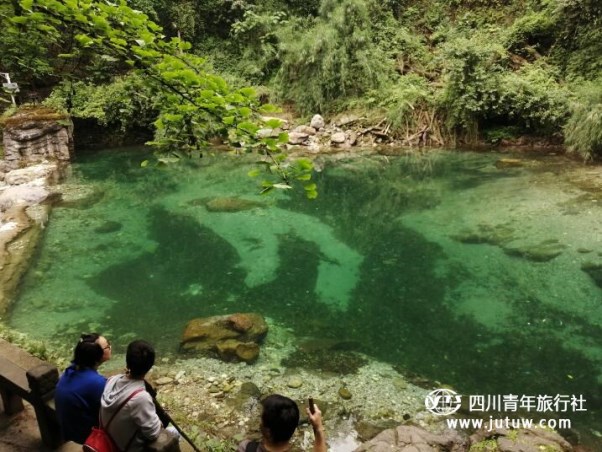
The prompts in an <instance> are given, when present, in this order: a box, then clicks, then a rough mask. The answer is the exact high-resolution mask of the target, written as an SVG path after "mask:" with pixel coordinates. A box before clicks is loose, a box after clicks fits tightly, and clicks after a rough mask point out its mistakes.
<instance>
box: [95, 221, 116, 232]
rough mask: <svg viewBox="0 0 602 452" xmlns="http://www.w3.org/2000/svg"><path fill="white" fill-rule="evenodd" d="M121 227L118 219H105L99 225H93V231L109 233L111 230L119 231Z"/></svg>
mask: <svg viewBox="0 0 602 452" xmlns="http://www.w3.org/2000/svg"><path fill="white" fill-rule="evenodd" d="M122 227H123V225H122V224H121V223H119V222H118V221H105V222H104V223H103V224H101V225H100V226H98V227H95V228H94V232H96V233H98V234H109V233H111V232H117V231H119V230H120V229H121V228H122Z"/></svg>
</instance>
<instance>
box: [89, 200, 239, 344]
mask: <svg viewBox="0 0 602 452" xmlns="http://www.w3.org/2000/svg"><path fill="white" fill-rule="evenodd" d="M149 216H150V218H151V222H150V230H149V236H150V238H152V239H153V240H155V241H157V243H158V246H157V249H156V250H155V252H153V253H146V254H143V255H141V256H139V257H137V258H136V259H134V260H132V261H127V262H122V263H119V264H117V265H113V266H110V267H108V268H106V269H105V270H103V271H102V272H101V273H99V274H98V275H96V276H94V277H93V278H91V279H90V280H89V284H90V286H91V287H92V288H93V289H94V290H95V291H96V292H97V293H99V294H101V295H103V296H106V297H109V298H112V299H114V300H116V301H117V303H116V304H115V305H114V306H113V307H112V308H111V309H110V311H109V312H108V315H110V316H111V318H112V319H113V320H112V322H113V325H114V329H115V331H116V332H118V334H125V333H128V332H131V331H136V332H137V333H138V334H140V335H146V336H147V337H157V332H158V330H159V331H161V333H162V339H163V340H167V341H169V342H172V343H173V341H174V340H176V341H177V338H178V337H179V335H180V334H181V331H182V328H183V325H184V323H185V322H186V321H188V320H190V319H191V318H194V317H199V316H205V315H213V314H215V312H214V310H215V309H217V306H219V309H220V311H221V309H223V306H224V301H225V300H227V299H228V297H229V296H231V295H234V294H237V293H239V292H241V291H242V289H243V286H244V283H243V280H244V274H243V272H242V271H241V270H239V269H237V268H236V264H237V263H238V255H237V254H236V250H234V249H233V248H232V247H231V246H230V245H229V244H228V242H226V241H225V240H224V239H222V238H221V237H220V236H218V235H217V234H216V233H215V232H213V231H212V230H211V229H208V228H206V227H203V226H202V225H200V224H199V223H198V222H196V221H195V220H193V219H192V218H189V217H187V216H184V215H178V214H173V213H170V212H168V211H166V210H164V209H162V208H155V209H153V210H151V211H150V213H149ZM162 342H163V341H162Z"/></svg>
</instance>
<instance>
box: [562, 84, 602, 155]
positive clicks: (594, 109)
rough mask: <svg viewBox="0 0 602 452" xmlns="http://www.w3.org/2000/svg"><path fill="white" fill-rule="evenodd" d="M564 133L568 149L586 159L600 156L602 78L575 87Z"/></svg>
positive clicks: (601, 150) (601, 148)
mask: <svg viewBox="0 0 602 452" xmlns="http://www.w3.org/2000/svg"><path fill="white" fill-rule="evenodd" d="M564 133H565V142H566V144H567V145H568V149H569V151H571V152H575V153H577V154H579V155H581V156H582V157H583V158H584V159H586V160H590V159H600V158H602V78H599V79H597V80H596V81H594V82H584V83H583V84H582V85H581V86H580V87H579V88H578V89H577V96H576V98H575V100H574V101H573V103H572V105H571V116H570V118H569V120H568V121H567V124H566V126H565V128H564Z"/></svg>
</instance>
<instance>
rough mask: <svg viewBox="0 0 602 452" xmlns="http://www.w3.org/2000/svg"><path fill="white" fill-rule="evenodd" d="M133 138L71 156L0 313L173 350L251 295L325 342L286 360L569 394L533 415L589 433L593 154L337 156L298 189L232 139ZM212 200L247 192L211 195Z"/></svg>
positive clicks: (600, 195) (598, 333)
mask: <svg viewBox="0 0 602 452" xmlns="http://www.w3.org/2000/svg"><path fill="white" fill-rule="evenodd" d="M144 152H145V151H140V150H137V151H135V150H129V151H114V152H113V151H111V152H105V153H102V154H95V155H89V156H84V157H81V158H80V159H78V161H77V162H76V163H75V164H74V165H73V170H72V173H73V174H72V176H71V177H70V178H69V179H68V180H67V181H66V185H67V186H84V187H86V188H87V189H89V190H92V193H93V194H92V195H91V196H90V197H89V199H88V200H87V201H83V202H80V203H79V204H77V203H75V204H74V203H70V204H65V205H63V206H58V207H56V208H54V210H53V212H52V215H51V218H50V223H49V225H48V227H47V229H46V230H45V234H44V240H43V243H42V244H41V246H40V249H39V251H38V253H37V256H36V258H35V261H34V262H33V264H32V266H31V269H30V271H29V272H28V274H27V275H26V277H25V279H24V283H23V286H22V289H21V293H20V296H19V299H18V300H17V302H16V303H15V305H14V308H13V310H12V312H11V316H10V319H9V324H10V326H12V327H13V328H15V329H18V330H20V331H23V332H26V333H28V334H30V335H31V336H32V337H34V338H38V339H47V340H49V341H61V342H64V343H72V342H73V340H74V338H75V337H77V335H78V334H79V332H81V331H89V330H97V331H101V332H104V333H105V334H106V335H108V336H110V337H111V338H112V339H113V341H114V343H116V344H118V346H119V344H120V345H124V344H126V343H127V342H128V341H129V340H131V339H132V338H135V337H145V338H148V339H150V340H151V341H152V342H154V343H155V344H156V345H157V348H158V349H159V351H160V352H162V353H177V350H178V343H179V338H180V335H181V333H182V330H183V328H184V325H185V324H186V322H187V321H188V320H190V319H192V318H195V317H201V316H209V315H217V314H223V313H233V312H249V311H252V312H259V313H261V314H263V315H264V316H266V317H268V318H270V319H271V320H272V321H273V322H276V323H278V324H279V325H282V326H283V327H285V328H288V329H290V330H291V331H292V332H293V334H294V335H295V336H296V337H298V338H299V343H300V344H302V343H304V344H307V343H309V342H311V343H313V344H318V348H315V349H314V357H315V355H318V356H319V355H320V353H321V352H316V350H319V347H320V344H321V346H322V347H321V348H322V350H325V352H324V353H323V354H324V359H322V360H320V359H310V358H311V357H310V356H308V354H307V353H306V354H304V353H296V354H295V353H293V354H290V355H289V356H286V358H285V359H284V361H283V362H282V365H283V366H284V367H296V366H297V367H303V368H306V367H310V368H311V367H312V366H314V367H316V368H320V366H322V367H323V366H324V365H325V364H324V362H326V361H333V359H332V358H329V356H330V357H332V356H333V354H334V355H336V353H342V352H359V353H362V354H364V355H366V356H367V357H368V358H369V359H373V360H379V361H383V362H386V363H389V364H391V365H393V366H394V367H395V368H396V369H398V370H399V372H400V373H403V374H405V375H410V374H417V375H420V376H421V377H422V378H423V379H428V380H430V381H431V382H432V384H433V386H437V385H438V384H439V383H435V382H440V384H445V385H451V386H453V387H454V388H455V389H456V390H457V391H458V392H460V393H462V394H466V395H468V394H475V395H477V394H481V395H483V394H485V395H487V394H491V395H494V394H502V395H505V394H518V395H519V396H520V395H535V396H537V395H551V396H556V395H569V396H570V395H577V396H578V395H583V397H584V398H585V399H586V401H587V402H586V404H585V408H586V409H587V412H582V413H574V412H570V411H569V412H566V413H561V412H553V413H534V414H533V417H550V418H551V417H559V418H569V419H571V421H572V423H573V427H574V428H575V429H576V430H578V431H579V432H581V434H583V435H585V436H587V437H588V442H590V443H591V442H595V441H596V439H595V435H596V432H594V431H593V429H594V427H592V426H595V425H596V424H599V423H600V422H601V421H602V415H601V414H600V409H601V408H602V407H601V405H602V398H601V396H600V394H601V391H600V390H601V389H602V342H601V339H602V287H601V286H602V171H601V170H600V168H599V167H598V168H596V167H584V166H582V165H580V164H579V163H576V162H571V161H568V160H565V159H564V158H562V157H554V156H547V157H534V156H522V157H520V159H521V161H522V163H521V166H518V167H496V162H498V160H499V159H500V158H508V157H509V156H508V155H500V154H496V153H469V152H468V153H455V152H445V151H433V152H429V153H427V154H424V155H422V154H412V155H399V156H394V155H389V156H382V155H374V156H363V157H356V158H345V159H340V158H339V159H337V161H336V162H329V161H324V162H320V163H319V166H322V167H323V169H322V170H321V171H320V172H319V173H316V174H315V179H316V182H317V184H318V190H319V197H318V199H316V200H315V201H309V200H307V199H305V198H304V195H303V193H302V192H303V190H289V191H286V192H278V193H275V194H271V195H267V196H260V195H258V194H257V191H258V190H257V186H256V182H257V181H256V180H254V179H251V178H249V177H248V176H247V172H248V171H249V169H250V168H251V167H252V163H251V162H248V161H247V162H245V161H243V159H241V158H239V157H235V156H220V157H207V158H204V159H201V160H200V161H189V162H184V163H182V164H178V165H172V166H168V167H166V168H161V169H156V168H141V167H140V162H141V161H142V160H144V158H145V154H144ZM498 166H500V165H498ZM223 198H239V199H243V200H245V201H246V203H245V204H244V207H240V206H239V208H237V209H234V208H232V207H229V208H228V209H226V210H229V211H220V210H219V209H217V210H216V209H215V208H213V207H212V206H213V204H211V202H212V200H213V201H215V200H216V199H220V200H222V205H223ZM228 202H231V200H230V201H228ZM233 210H234V211H233ZM305 347H306V348H307V347H308V346H307V345H305ZM314 347H315V345H314ZM342 356H343V357H345V355H342ZM310 370H311V369H310ZM321 370H324V369H323V368H321ZM329 370H333V371H335V372H336V371H337V368H335V369H329ZM347 370H348V369H347V368H345V371H347ZM349 371H351V370H349ZM490 414H493V415H495V414H496V413H493V412H492V413H490ZM501 417H503V416H501ZM601 446H602V444H601Z"/></svg>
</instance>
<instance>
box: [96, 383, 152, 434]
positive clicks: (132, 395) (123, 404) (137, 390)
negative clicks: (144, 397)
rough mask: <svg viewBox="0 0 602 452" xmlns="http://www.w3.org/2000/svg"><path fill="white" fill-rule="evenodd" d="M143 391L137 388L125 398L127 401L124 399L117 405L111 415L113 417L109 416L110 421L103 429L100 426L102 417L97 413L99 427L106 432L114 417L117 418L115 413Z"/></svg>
mask: <svg viewBox="0 0 602 452" xmlns="http://www.w3.org/2000/svg"><path fill="white" fill-rule="evenodd" d="M142 391H144V388H138V389H136V390H135V391H132V393H131V394H130V395H129V396H128V397H127V399H125V400H124V401H123V402H122V403H121V405H119V407H118V408H117V411H115V412H114V413H113V416H111V419H109V422H107V425H106V426H104V427H103V425H102V417H101V415H100V413H98V421H99V425H100V427H101V428H102V429H103V430H106V431H108V430H109V425H111V422H113V419H115V416H117V413H119V412H120V411H121V409H122V408H123V407H124V406H125V404H126V403H128V402H129V401H130V399H131V398H132V397H134V396H135V395H136V394H138V393H139V392H142Z"/></svg>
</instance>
